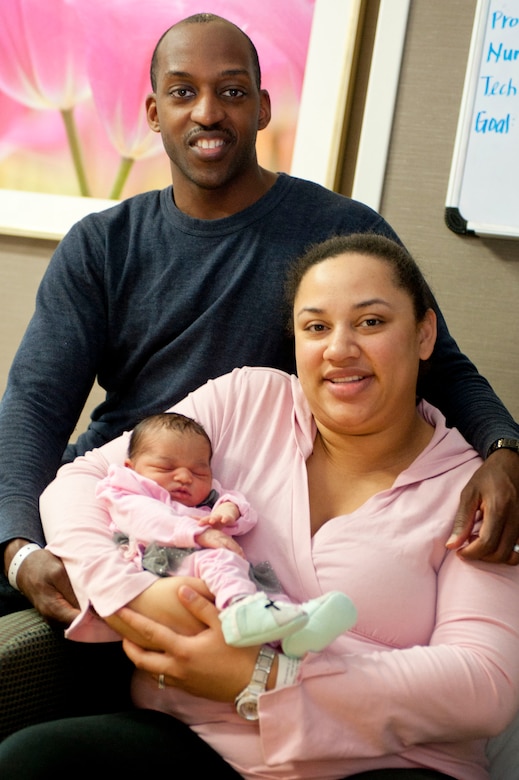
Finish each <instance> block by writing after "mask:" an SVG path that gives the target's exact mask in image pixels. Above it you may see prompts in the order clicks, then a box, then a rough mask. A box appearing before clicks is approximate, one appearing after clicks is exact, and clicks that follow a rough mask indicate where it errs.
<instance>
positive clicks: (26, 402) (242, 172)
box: [0, 14, 519, 624]
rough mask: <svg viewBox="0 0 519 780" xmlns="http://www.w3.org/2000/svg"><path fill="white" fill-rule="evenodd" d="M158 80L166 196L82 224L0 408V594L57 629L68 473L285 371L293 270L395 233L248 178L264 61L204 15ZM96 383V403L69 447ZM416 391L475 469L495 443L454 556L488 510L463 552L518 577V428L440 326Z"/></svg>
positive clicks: (303, 186) (153, 101) (285, 186)
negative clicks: (238, 378)
mask: <svg viewBox="0 0 519 780" xmlns="http://www.w3.org/2000/svg"><path fill="white" fill-rule="evenodd" d="M151 77H152V87H153V93H152V94H151V95H149V96H148V98H147V101H146V110H147V117H148V122H149V125H150V127H151V129H152V130H154V131H155V132H158V133H161V135H162V139H163V143H164V147H165V150H166V152H167V154H168V156H169V159H170V165H171V175H172V188H167V189H166V190H163V191H162V192H151V193H145V194H143V195H139V196H136V197H135V198H131V199H129V200H127V201H125V202H123V203H122V204H120V205H118V206H116V207H114V208H113V209H110V210H108V211H106V212H102V213H100V214H96V215H91V216H89V217H87V218H86V219H84V220H82V222H80V223H79V224H78V225H76V226H75V227H74V228H72V230H71V231H70V233H69V234H68V235H67V236H66V237H65V238H64V239H63V241H62V242H61V244H60V246H59V247H58V248H57V250H56V253H55V255H54V257H53V259H52V261H51V263H50V265H49V269H48V271H47V273H46V275H45V277H44V279H43V281H42V284H41V287H40V290H39V293H38V298H37V304H36V311H35V314H34V316H33V318H32V320H31V323H30V324H29V327H28V329H27V332H26V334H25V336H24V339H23V341H22V344H21V345H20V348H19V351H18V353H17V355H16V357H15V359H14V362H13V366H12V369H11V372H10V376H9V383H8V387H7V390H6V393H5V396H4V399H3V401H2V404H1V407H0V441H1V442H2V446H1V448H0V475H1V476H0V479H1V482H0V513H1V514H0V520H1V523H0V525H1V533H0V544H3V545H4V567H5V571H6V572H9V574H10V581H11V584H12V586H14V589H13V587H9V586H8V585H7V584H4V591H5V598H4V604H3V605H2V606H1V609H0V613H1V612H2V611H3V612H4V613H6V612H9V611H12V610H14V609H20V608H22V607H23V606H24V605H25V606H27V605H28V603H29V602H31V603H32V604H33V605H34V606H35V607H36V608H37V609H38V610H39V611H40V612H41V613H42V614H43V615H44V616H46V617H47V618H49V619H54V620H57V621H59V622H62V623H65V624H69V623H70V622H71V621H72V619H73V618H74V617H75V615H76V614H77V604H76V601H75V597H74V594H73V593H72V590H71V588H70V584H69V582H68V578H67V576H66V573H65V570H64V568H63V566H62V564H61V562H60V561H59V560H58V559H56V558H55V557H54V556H52V555H51V554H50V553H49V552H48V551H46V550H40V549H38V545H39V546H42V545H43V544H44V538H43V534H42V529H41V524H40V522H39V515H38V497H39V495H40V493H41V491H42V489H43V488H44V487H45V485H46V484H47V483H48V482H49V481H50V480H51V479H52V477H53V476H54V473H55V471H56V468H57V467H58V466H59V464H60V460H63V461H66V460H70V459H72V458H73V457H74V456H75V455H78V454H82V453H84V452H85V451H87V450H89V449H92V448H93V447H96V446H98V445H100V444H102V443H104V442H105V441H108V440H109V439H111V438H113V437H115V436H117V435H118V434H120V433H121V431H123V430H124V429H128V428H131V427H132V426H133V425H134V424H135V423H136V422H137V420H138V419H140V418H141V417H143V416H145V415H148V414H151V413H153V412H156V411H162V410H164V409H165V408H167V407H169V406H171V405H172V404H173V403H174V402H175V401H176V400H178V399H179V398H181V397H183V396H184V395H186V393H188V392H189V391H191V390H192V389H194V388H195V387H197V386H198V385H200V384H202V383H204V382H205V381H206V380H207V379H209V378H211V377H215V376H218V375H220V374H223V373H226V372H227V371H230V370H231V369H232V368H234V367H236V366H241V365H246V364H248V365H251V364H254V365H270V366H274V367H278V368H282V369H284V370H288V371H290V370H293V356H292V344H291V342H290V341H289V339H288V337H287V336H286V335H285V332H284V320H285V312H284V307H283V279H284V275H285V270H286V268H287V265H288V264H289V263H290V262H291V260H292V259H293V258H294V257H296V256H297V255H299V254H300V253H302V251H303V250H304V249H306V248H307V246H308V245H309V244H310V243H314V242H317V241H321V240H323V239H324V238H327V237H329V236H330V235H333V234H336V233H352V232H365V231H374V232H379V233H383V234H385V235H388V236H391V237H395V234H394V233H393V231H392V230H391V228H390V227H389V226H388V225H387V223H385V222H384V220H383V219H382V218H381V217H380V216H379V215H378V214H376V213H375V212H373V211H371V210H370V209H368V208H366V207H365V206H363V205H362V204H358V203H355V202H353V201H351V200H349V199H347V198H344V197H341V196H339V195H336V194H334V193H330V192H328V191H327V190H325V189H323V188H321V187H319V186H317V185H315V184H311V183H308V182H302V181H301V180H296V179H293V178H291V177H289V176H286V175H283V174H280V175H277V174H275V173H272V172H270V171H266V170H264V169H263V168H261V167H260V166H259V165H258V162H257V158H256V150H255V142H256V134H257V132H258V130H262V129H264V128H265V127H266V126H267V125H268V123H269V121H270V101H269V96H268V93H267V92H266V91H265V90H264V89H262V88H261V82H260V68H259V63H258V59H257V54H256V50H255V48H254V46H253V44H252V42H251V41H250V40H249V39H248V37H247V36H246V35H245V34H244V33H242V32H241V31H240V30H239V29H238V28H237V27H235V26H234V25H232V24H231V23H229V22H227V21H226V20H223V19H221V18H219V17H215V16H212V15H209V14H200V15H196V16H194V17H190V18H189V19H187V20H184V21H183V22H181V23H179V24H177V25H175V26H174V27H172V28H171V29H170V30H169V31H167V32H166V33H165V34H164V36H163V37H162V38H161V40H160V41H159V43H158V45H157V48H156V51H155V54H154V56H153V60H152V69H151ZM96 376H97V377H98V380H99V383H100V385H101V386H102V387H103V388H105V389H106V393H107V394H106V400H105V401H104V403H102V404H101V405H100V406H99V407H98V408H97V409H96V410H95V411H94V413H93V416H92V421H91V424H90V426H89V429H88V431H87V432H86V433H85V434H83V435H81V436H80V437H79V439H78V441H77V443H76V445H75V446H68V447H67V442H68V440H69V437H70V436H71V434H72V431H73V429H74V426H75V424H76V422H77V419H78V417H79V414H80V412H81V409H82V406H83V404H84V401H85V399H86V397H87V395H88V392H89V390H90V388H91V386H92V383H93V382H94V379H95V378H96ZM421 389H422V391H423V393H424V395H425V397H426V398H427V399H428V400H429V401H431V402H432V403H434V404H436V405H437V406H439V407H440V409H441V410H442V411H443V412H444V414H445V415H446V416H447V418H448V421H449V423H451V424H453V425H456V426H457V427H458V428H459V429H460V430H461V431H462V433H464V435H465V436H466V437H467V438H468V439H469V441H470V442H471V443H472V444H473V445H474V446H476V447H477V448H478V449H479V451H480V452H481V454H482V455H484V456H485V455H487V453H488V452H489V449H492V448H493V446H494V443H495V442H497V441H499V442H500V445H499V446H497V445H496V446H497V449H496V451H495V452H493V453H492V454H491V455H490V456H489V457H488V460H487V461H486V462H485V463H484V464H483V466H482V467H481V469H480V470H479V471H478V472H477V474H476V475H475V477H474V478H473V479H472V480H471V482H470V483H469V485H468V486H467V488H466V489H465V492H464V494H463V497H462V502H461V505H460V513H459V516H458V522H457V524H456V529H455V534H454V538H453V541H452V546H453V547H457V546H460V545H462V543H463V542H464V541H466V540H467V539H468V537H469V535H470V532H471V530H472V527H473V524H474V521H475V519H476V517H477V515H476V513H477V511H478V510H481V511H482V513H483V525H482V529H481V531H480V537H479V539H476V540H474V541H471V543H470V544H469V545H468V546H467V547H466V548H465V549H464V551H463V553H462V554H463V555H466V556H467V557H473V558H483V559H487V560H496V561H497V560H500V561H507V562H509V563H514V564H515V563H518V562H519V554H518V552H517V550H516V551H514V545H515V544H516V541H517V539H518V538H519V496H518V493H519V488H518V486H519V455H518V451H517V450H518V448H519V444H517V440H518V439H519V426H517V425H516V424H515V423H514V421H513V420H512V418H511V417H510V415H509V414H508V413H507V411H506V410H505V408H504V407H503V405H502V404H501V403H500V401H499V399H497V398H496V396H495V395H494V393H493V392H492V390H491V388H490V387H489V385H488V383H487V382H486V381H485V380H484V379H483V378H482V377H481V376H480V375H479V374H478V372H477V371H476V369H475V368H474V366H473V365H472V364H471V363H470V361H469V360H468V359H467V358H466V357H465V356H463V355H462V354H461V353H460V352H459V350H458V349H457V347H456V344H455V343H454V341H453V340H452V338H451V337H450V335H449V333H448V331H447V328H446V326H445V323H444V320H443V318H442V317H441V315H439V337H438V343H437V347H436V349H435V353H434V355H433V359H432V361H431V370H430V372H429V374H428V375H427V377H426V380H425V381H424V384H423V387H422V388H421ZM265 424H268V418H266V423H265ZM514 450H515V451H514ZM64 451H65V452H64ZM28 543H33V544H32V545H31V546H30V547H28V546H27V544H28ZM517 549H518V550H519V548H517ZM15 589H19V590H20V591H22V592H23V593H24V594H25V596H26V597H27V599H28V601H26V600H24V599H22V597H21V596H20V594H19V593H17V592H16V590H15Z"/></svg>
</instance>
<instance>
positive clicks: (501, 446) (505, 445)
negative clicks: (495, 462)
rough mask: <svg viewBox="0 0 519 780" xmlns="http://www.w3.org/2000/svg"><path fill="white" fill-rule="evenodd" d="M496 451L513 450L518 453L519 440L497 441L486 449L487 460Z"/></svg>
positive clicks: (504, 439)
mask: <svg viewBox="0 0 519 780" xmlns="http://www.w3.org/2000/svg"><path fill="white" fill-rule="evenodd" d="M496 450H515V452H517V453H519V439H506V438H502V439H497V440H496V441H495V442H494V443H493V444H491V445H490V447H489V448H488V452H487V458H488V456H489V455H492V453H493V452H495V451H496Z"/></svg>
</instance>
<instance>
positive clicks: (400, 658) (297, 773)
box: [41, 368, 519, 780]
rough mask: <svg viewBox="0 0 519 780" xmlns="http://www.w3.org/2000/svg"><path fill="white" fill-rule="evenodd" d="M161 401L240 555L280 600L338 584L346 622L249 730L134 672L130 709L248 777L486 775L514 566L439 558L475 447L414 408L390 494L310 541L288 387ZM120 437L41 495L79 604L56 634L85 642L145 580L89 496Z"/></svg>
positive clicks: (516, 700)
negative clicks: (244, 522)
mask: <svg viewBox="0 0 519 780" xmlns="http://www.w3.org/2000/svg"><path fill="white" fill-rule="evenodd" d="M174 408H175V410H177V411H180V412H182V413H184V414H187V415H190V416H192V417H194V418H195V419H197V420H198V421H199V422H201V423H202V424H203V425H204V427H205V428H206V430H207V433H208V435H209V437H210V438H211V441H212V443H213V449H214V456H213V463H212V465H213V470H214V473H215V475H216V476H217V478H218V479H219V480H220V481H221V482H223V483H224V484H228V485H234V486H236V487H237V488H239V489H240V491H241V492H243V493H244V494H245V495H246V496H247V498H248V500H249V501H250V503H251V505H252V506H253V507H254V508H255V509H256V510H257V513H258V518H259V519H258V523H257V525H256V527H255V528H254V529H253V530H252V531H250V532H249V533H248V534H247V535H246V536H244V537H243V548H244V551H245V554H246V555H247V557H248V559H249V560H250V561H251V562H253V563H257V562H260V561H263V560H269V561H270V562H271V564H272V565H273V567H274V570H275V571H276V573H277V575H278V577H279V578H280V580H281V583H282V586H283V588H284V589H285V590H286V592H287V593H288V595H289V596H291V597H292V598H293V599H294V600H295V601H299V602H300V601H305V600H307V599H310V598H313V597H316V596H318V595H320V594H321V593H323V592H325V591H327V590H331V589H340V590H342V591H344V592H345V593H347V594H348V595H349V596H350V597H351V598H352V599H353V601H354V603H355V604H356V606H357V609H358V614H359V618H358V622H357V625H356V626H355V628H354V629H353V630H351V631H349V632H347V633H345V634H344V635H342V636H341V637H339V638H338V639H337V640H336V641H335V642H334V643H333V644H332V645H331V646H330V647H329V648H327V650H326V651H325V652H322V653H320V654H309V655H308V656H307V657H306V658H305V659H304V661H303V663H302V667H301V680H300V682H298V683H297V684H295V685H291V686H288V687H285V688H279V689H275V690H273V691H269V692H268V693H265V694H263V695H262V696H261V697H260V707H259V709H260V719H259V722H258V723H256V724H254V723H253V724H251V723H249V722H246V721H244V720H242V719H241V718H240V717H239V716H238V715H236V713H235V711H234V707H233V705H232V704H222V703H218V702H211V701H208V700H206V699H201V698H196V697H192V696H189V695H187V694H184V693H183V692H181V691H177V690H175V689H171V688H169V689H166V690H165V691H163V690H158V689H157V685H156V682H155V681H153V680H150V679H148V676H147V675H145V674H144V673H140V672H136V673H135V676H134V681H133V695H134V700H135V702H136V704H137V705H138V706H140V707H149V708H153V709H159V710H162V711H164V712H168V713H171V714H173V715H175V716H177V717H179V718H181V719H182V720H184V721H185V722H187V723H189V724H190V725H191V726H192V728H193V729H194V730H195V731H196V732H197V733H198V734H200V735H201V737H203V739H205V740H206V741H207V742H209V743H210V744H211V745H212V746H213V747H214V748H215V749H216V750H217V751H218V752H219V753H221V755H223V757H224V758H225V759H226V760H227V761H228V762H229V763H230V764H231V765H232V766H233V767H234V768H235V769H236V770H237V771H238V772H239V773H240V774H242V775H243V776H244V777H246V778H283V780H289V778H293V779H294V780H295V779H296V778H312V779H313V780H318V779H319V780H335V779H336V778H343V777H345V776H347V775H350V774H353V773H355V772H362V771H367V770H370V769H376V768H383V767H412V766H420V767H427V768H431V769H436V770H438V771H441V772H444V773H446V774H448V775H451V776H452V777H455V778H459V780H484V779H485V778H488V772H487V769H486V759H485V755H484V748H485V739H484V737H485V736H487V735H488V736H490V735H494V734H497V733H499V732H500V731H502V730H503V729H504V728H505V726H506V725H507V724H508V722H509V721H511V720H512V718H513V716H514V714H515V712H516V711H517V709H518V708H519V652H518V650H517V648H518V647H519V609H518V608H517V604H518V596H519V588H518V585H519V567H511V566H505V565H498V564H489V563H479V562H467V561H463V560H462V559H460V558H459V557H458V556H457V555H456V554H455V553H452V552H448V551H446V549H445V542H446V540H447V538H448V537H449V535H450V532H451V528H452V523H453V519H454V516H455V513H456V510H457V507H458V502H459V495H460V491H461V489H462V488H463V487H464V485H465V484H466V483H467V481H468V479H469V478H470V476H471V475H472V473H473V472H474V471H475V470H476V469H477V468H478V466H479V465H480V463H481V461H480V458H479V456H478V455H477V454H476V453H475V452H474V450H473V449H471V447H470V446H469V445H468V444H467V443H466V442H465V440H464V439H463V438H462V437H461V436H460V434H459V433H458V432H457V431H456V430H451V429H447V428H446V426H445V421H444V418H443V417H442V415H441V414H440V412H439V411H438V410H436V409H434V408H433V407H431V406H430V405H428V404H427V403H425V402H422V403H421V404H420V407H419V410H420V413H421V414H422V415H423V416H424V417H425V418H426V419H427V420H428V421H430V422H431V423H432V424H433V425H434V426H435V432H434V435H433V438H432V440H431V442H430V443H429V445H428V446H427V447H426V449H425V450H424V451H423V452H422V453H421V454H420V455H419V456H418V457H417V458H416V460H415V461H414V462H413V463H412V464H411V466H410V467H409V468H407V469H406V470H405V471H403V472H402V473H401V474H400V475H399V476H398V478H397V479H396V480H395V482H394V484H393V486H392V487H391V488H390V489H387V490H383V491H381V492H380V493H377V494H376V495H374V496H372V497H371V498H370V499H369V500H368V501H366V503H365V504H363V505H362V506H361V507H359V508H358V509H357V510H355V511H354V512H352V513H351V514H348V515H343V516H340V517H333V518H331V519H330V520H329V521H328V522H326V523H325V524H324V525H323V526H322V527H321V528H320V529H319V530H318V531H317V533H316V534H315V535H314V536H313V537H312V536H311V535H310V517H309V502H308V488H307V474H306V460H307V458H308V456H309V455H310V453H311V452H312V447H313V440H314V437H315V426H314V423H313V420H312V417H311V414H310V411H309V409H308V406H307V404H306V401H305V399H304V397H303V395H302V391H301V388H300V385H299V382H298V380H297V379H296V378H295V377H289V376H288V375H286V374H283V373H282V372H280V371H276V370H273V369H262V368H252V369H251V368H245V369H237V370H235V371H233V372H232V373H230V374H228V375H226V376H224V377H221V378H219V379H217V380H214V381H211V382H209V383H208V384H207V385H205V386H204V387H202V388H200V389H199V390H197V391H195V392H194V393H192V394H191V395H190V396H188V398H186V399H185V400H184V401H182V402H181V403H179V404H177V405H176V406H175V407H174ZM127 443H128V436H127V435H126V434H125V435H123V436H122V437H120V438H119V439H117V440H115V441H114V442H111V443H109V444H107V445H105V446H104V447H101V448H100V449H98V450H94V451H93V452H91V453H87V455H85V456H84V457H82V458H78V459H77V460H76V461H75V462H74V463H72V464H70V465H67V466H64V467H63V468H62V469H61V470H60V472H59V474H58V476H57V478H56V480H55V481H54V482H53V483H52V484H51V485H50V486H49V487H48V488H47V490H46V491H45V493H44V495H43V497H42V502H41V510H42V518H43V522H44V527H45V531H46V535H47V539H48V540H49V548H50V549H51V550H52V551H53V552H55V553H56V554H58V555H60V556H61V557H62V558H63V559H64V561H65V564H66V566H67V570H68V573H69V575H70V577H71V580H72V584H73V586H74V589H75V591H76V594H77V595H78V598H79V601H80V604H81V607H82V614H81V616H80V618H79V619H78V620H77V621H76V622H75V623H74V624H73V626H72V628H71V629H70V631H69V636H70V637H73V638H77V639H82V640H85V641H101V640H107V639H109V638H114V639H115V638H116V636H115V635H114V634H113V633H112V632H111V630H110V629H109V628H108V627H107V626H106V625H105V624H104V623H103V622H102V621H101V620H99V619H98V618H96V617H95V616H94V613H93V612H92V611H91V610H90V609H89V607H90V606H91V605H92V606H93V607H94V608H95V610H96V611H97V612H98V613H99V614H100V615H108V614H111V613H113V612H114V611H115V610H117V609H118V608H120V607H121V606H123V605H124V604H126V603H127V602H128V601H130V600H131V599H132V598H134V597H135V596H137V595H138V594H139V593H141V592H142V591H143V590H144V589H145V588H146V587H147V586H149V585H150V584H151V582H152V581H153V580H154V577H153V575H151V574H149V573H148V572H140V571H138V570H137V569H136V568H135V567H133V566H131V564H128V562H125V561H124V560H123V559H122V556H120V554H119V552H118V550H116V549H114V545H113V543H112V539H111V533H110V532H109V531H108V530H107V529H108V522H107V518H106V516H105V514H104V510H103V509H102V508H101V507H99V505H96V502H95V500H94V494H95V487H96V483H97V481H98V480H99V479H100V478H102V477H104V476H105V475H106V473H107V469H108V465H109V463H111V462H112V461H116V462H119V463H122V462H123V460H124V457H125V455H126V447H127ZM282 724H285V725H284V727H281V726H282Z"/></svg>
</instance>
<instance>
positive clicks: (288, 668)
mask: <svg viewBox="0 0 519 780" xmlns="http://www.w3.org/2000/svg"><path fill="white" fill-rule="evenodd" d="M300 666H301V659H300V658H290V657H289V656H288V655H284V654H283V653H279V655H278V676H277V678H276V685H275V687H276V688H287V687H288V686H289V685H295V684H296V682H298V678H299V667H300Z"/></svg>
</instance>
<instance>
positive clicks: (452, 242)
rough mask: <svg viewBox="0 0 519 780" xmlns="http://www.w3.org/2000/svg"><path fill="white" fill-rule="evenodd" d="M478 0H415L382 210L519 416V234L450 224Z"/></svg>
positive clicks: (465, 343) (458, 334)
mask: <svg viewBox="0 0 519 780" xmlns="http://www.w3.org/2000/svg"><path fill="white" fill-rule="evenodd" d="M475 8H476V0H456V2H453V0H434V2H432V1H431V0H412V2H411V7H410V15H409V25H408V31H407V38H406V46H405V51H404V59H403V64H402V72H401V79H400V88H399V93H398V97H397V108H396V115H395V123H394V129H393V134H392V140H391V145H390V153H389V160H388V167H387V171H386V182H385V187H384V191H383V199H382V204H381V208H380V210H381V212H382V214H383V215H384V216H385V217H386V219H387V220H388V221H389V222H390V224H391V225H392V226H393V227H394V228H395V230H396V231H397V233H398V234H399V235H400V237H401V238H402V240H403V241H404V242H405V243H406V245H407V247H408V248H409V249H410V251H411V252H412V253H413V255H414V256H415V258H416V259H417V260H418V261H419V262H420V263H421V265H422V268H423V269H424V270H425V272H426V275H427V277H428V280H429V282H430V284H431V287H432V288H433V290H434V292H435V294H436V297H437V298H438V301H439V303H440V306H441V308H442V310H443V312H444V314H445V316H446V318H447V322H448V325H449V328H450V330H451V332H452V334H453V335H454V337H455V338H456V339H457V341H458V343H459V345H460V347H461V348H462V349H463V351H464V352H465V353H466V354H468V356H469V357H470V358H471V359H472V360H473V362H474V363H475V364H476V365H477V367H478V368H479V370H480V371H481V373H482V374H484V375H485V376H486V377H487V379H489V380H490V382H491V383H492V385H493V387H494V389H495V390H496V392H497V393H498V395H500V397H501V398H502V400H503V401H504V402H505V403H506V405H507V406H508V408H509V409H510V411H511V412H512V414H513V415H514V417H516V418H517V419H519V338H518V336H519V320H518V301H519V240H517V241H516V240H487V239H485V240H482V239H480V238H474V237H472V238H471V237H465V236H458V235H456V234H454V233H453V232H451V231H450V230H449V229H448V228H447V227H446V225H445V223H444V207H445V196H446V192H447V184H448V179H449V173H450V166H451V159H452V152H453V146H454V137H455V134H456V123H457V118H458V112H459V105H460V99H461V94H462V90H463V80H464V77H465V69H466V65H467V57H468V47H469V41H470V34H471V30H472V23H473V19H474V11H475Z"/></svg>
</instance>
